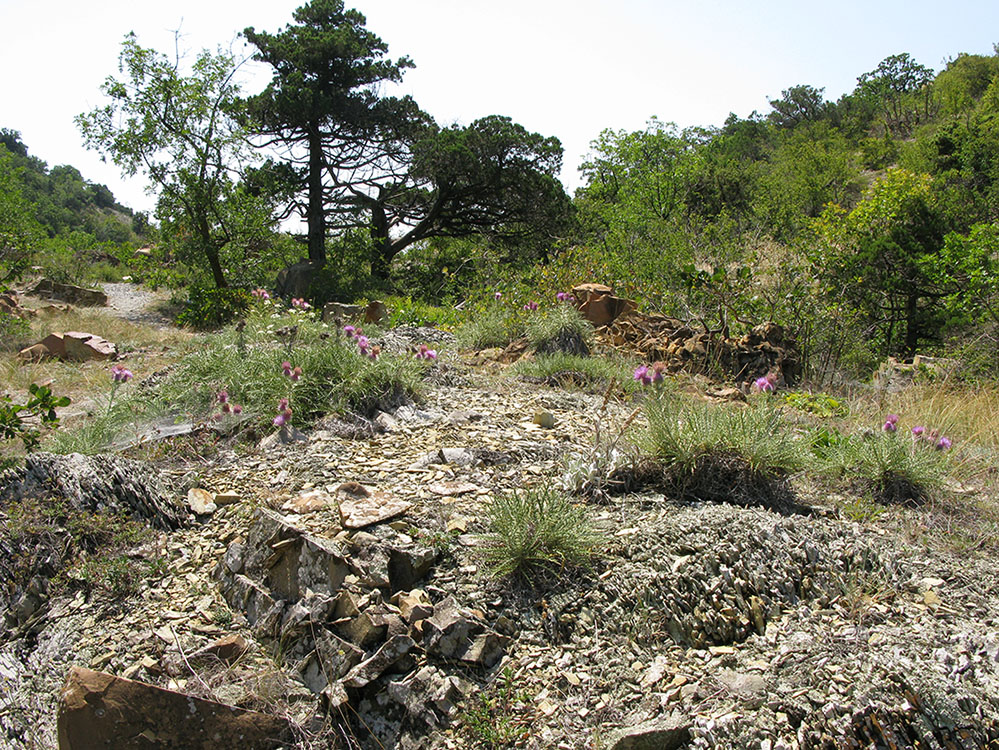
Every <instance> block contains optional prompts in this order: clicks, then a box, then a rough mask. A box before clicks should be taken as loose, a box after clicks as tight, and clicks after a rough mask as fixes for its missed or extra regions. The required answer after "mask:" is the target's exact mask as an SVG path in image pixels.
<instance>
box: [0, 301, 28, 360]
mask: <svg viewBox="0 0 999 750" xmlns="http://www.w3.org/2000/svg"><path fill="white" fill-rule="evenodd" d="M30 337H31V325H30V324H29V323H28V321H26V320H24V319H23V318H19V317H17V316H16V315H11V314H10V313H7V312H4V311H3V310H0V351H8V352H9V351H17V350H18V349H20V348H22V347H23V345H24V344H25V342H27V340H28V339H29V338H30Z"/></svg>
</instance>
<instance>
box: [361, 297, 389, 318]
mask: <svg viewBox="0 0 999 750" xmlns="http://www.w3.org/2000/svg"><path fill="white" fill-rule="evenodd" d="M387 317H388V308H387V307H386V306H385V303H384V302H379V301H378V300H371V302H369V303H368V306H367V307H366V308H364V322H365V323H381V322H382V321H383V320H385V318H387Z"/></svg>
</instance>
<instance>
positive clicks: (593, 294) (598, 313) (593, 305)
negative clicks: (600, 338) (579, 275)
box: [572, 284, 638, 327]
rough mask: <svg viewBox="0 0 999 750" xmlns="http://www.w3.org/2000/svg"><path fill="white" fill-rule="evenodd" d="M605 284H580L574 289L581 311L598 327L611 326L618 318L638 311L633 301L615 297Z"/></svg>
mask: <svg viewBox="0 0 999 750" xmlns="http://www.w3.org/2000/svg"><path fill="white" fill-rule="evenodd" d="M612 292H613V290H612V289H611V288H610V287H609V286H606V285H604V284H580V285H578V286H574V287H573V288H572V293H573V296H574V297H575V298H576V304H577V305H578V306H579V311H580V312H581V313H582V314H583V317H584V318H586V319H587V320H588V321H590V323H592V324H593V325H594V326H596V327H600V326H606V325H610V324H611V323H613V322H614V320H616V319H617V318H619V317H621V316H623V315H626V314H627V313H630V312H634V311H635V310H637V309H638V305H636V304H635V303H634V302H633V301H632V300H629V299H623V298H621V297H615V296H614V295H613V293H612Z"/></svg>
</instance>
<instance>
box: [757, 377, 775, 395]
mask: <svg viewBox="0 0 999 750" xmlns="http://www.w3.org/2000/svg"><path fill="white" fill-rule="evenodd" d="M753 387H754V388H755V389H756V390H758V391H759V392H760V393H773V392H774V391H775V390H777V386H776V385H775V384H774V381H773V379H772V378H771V377H770V376H769V375H764V376H763V377H762V378H757V379H756V380H755V381H753Z"/></svg>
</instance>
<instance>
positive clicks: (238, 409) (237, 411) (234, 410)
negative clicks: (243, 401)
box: [232, 404, 243, 414]
mask: <svg viewBox="0 0 999 750" xmlns="http://www.w3.org/2000/svg"><path fill="white" fill-rule="evenodd" d="M232 413H233V414H242V413H243V407H242V406H240V405H239V404H233V405H232Z"/></svg>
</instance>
